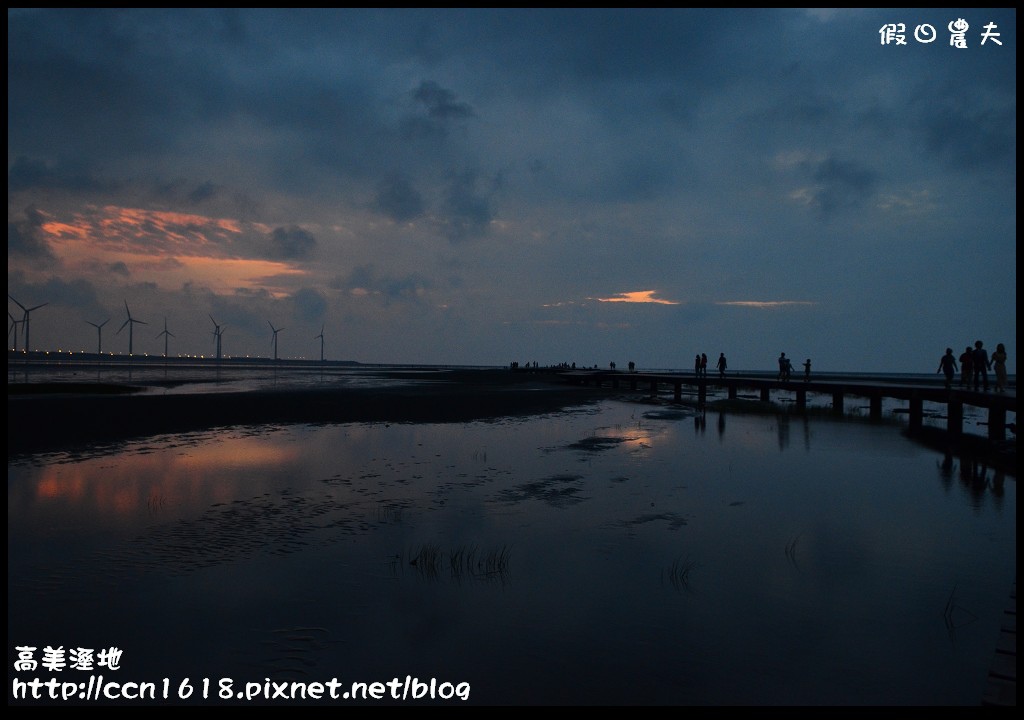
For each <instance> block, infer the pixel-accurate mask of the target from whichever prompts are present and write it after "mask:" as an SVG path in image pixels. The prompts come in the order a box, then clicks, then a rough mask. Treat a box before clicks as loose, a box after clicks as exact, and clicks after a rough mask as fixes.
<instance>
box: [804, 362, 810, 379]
mask: <svg viewBox="0 0 1024 720" xmlns="http://www.w3.org/2000/svg"><path fill="white" fill-rule="evenodd" d="M810 379H811V359H810V358H807V359H806V360H804V382H808V381H809V380H810Z"/></svg>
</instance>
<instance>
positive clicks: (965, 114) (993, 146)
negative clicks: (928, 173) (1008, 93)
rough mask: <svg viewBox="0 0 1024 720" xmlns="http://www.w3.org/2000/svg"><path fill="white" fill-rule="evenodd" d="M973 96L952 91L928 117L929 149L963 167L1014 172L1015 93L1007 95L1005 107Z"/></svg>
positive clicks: (927, 139)
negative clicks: (939, 110) (975, 98)
mask: <svg viewBox="0 0 1024 720" xmlns="http://www.w3.org/2000/svg"><path fill="white" fill-rule="evenodd" d="M971 94H973V93H971ZM971 100H972V98H970V97H965V93H963V92H961V93H959V94H953V93H950V94H948V95H947V96H946V98H945V99H944V102H942V103H941V112H937V113H935V114H934V115H932V116H931V117H929V118H927V119H926V120H925V123H924V125H925V142H926V147H927V149H928V152H929V153H937V154H938V155H939V156H940V157H942V158H944V159H946V160H947V161H948V162H949V163H951V164H952V165H953V166H954V167H958V168H962V169H978V168H996V169H1003V170H1006V171H1010V172H1013V171H1014V170H1015V168H1016V157H1017V112H1016V97H1015V96H1014V97H1013V98H1012V100H1010V99H1008V100H1007V105H1006V106H1004V107H998V106H993V104H991V103H981V102H971Z"/></svg>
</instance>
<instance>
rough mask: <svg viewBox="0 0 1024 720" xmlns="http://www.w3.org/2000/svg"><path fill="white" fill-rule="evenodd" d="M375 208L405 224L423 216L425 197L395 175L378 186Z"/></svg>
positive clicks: (402, 178) (405, 180)
mask: <svg viewBox="0 0 1024 720" xmlns="http://www.w3.org/2000/svg"><path fill="white" fill-rule="evenodd" d="M373 206H374V208H375V209H376V210H378V211H380V212H382V213H384V214H385V215H387V216H388V217H390V218H391V219H392V220H397V221H399V222H405V221H407V220H412V219H413V218H416V217H419V216H420V215H422V214H423V197H422V196H421V195H420V194H419V193H418V192H417V191H416V189H415V188H414V187H413V186H412V184H411V183H410V182H409V181H408V180H407V179H406V178H404V177H400V176H397V175H395V176H391V177H389V178H387V179H385V180H384V181H383V182H381V183H380V185H378V186H377V195H376V197H375V198H374V202H373Z"/></svg>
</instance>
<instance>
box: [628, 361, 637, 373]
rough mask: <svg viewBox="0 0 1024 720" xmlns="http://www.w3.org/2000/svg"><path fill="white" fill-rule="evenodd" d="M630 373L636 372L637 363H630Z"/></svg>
mask: <svg viewBox="0 0 1024 720" xmlns="http://www.w3.org/2000/svg"><path fill="white" fill-rule="evenodd" d="M629 371H630V372H636V363H635V362H633V361H632V360H630V361H629Z"/></svg>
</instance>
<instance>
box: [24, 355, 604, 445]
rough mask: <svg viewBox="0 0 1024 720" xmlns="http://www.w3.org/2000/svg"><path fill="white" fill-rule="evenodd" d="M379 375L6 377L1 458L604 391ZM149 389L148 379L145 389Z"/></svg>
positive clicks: (513, 379)
mask: <svg viewBox="0 0 1024 720" xmlns="http://www.w3.org/2000/svg"><path fill="white" fill-rule="evenodd" d="M380 375H381V377H384V378H388V379H393V380H403V381H407V382H406V383H404V384H400V385H395V386H388V387H354V388H353V387H332V386H330V385H324V386H320V387H285V388H281V389H277V388H275V389H265V390H245V391H225V392H210V393H196V394H160V393H153V392H143V391H144V390H146V388H141V387H137V386H131V385H127V384H109V383H108V384H102V383H95V384H91V383H29V384H10V383H9V384H8V389H7V393H8V394H7V454H8V458H9V459H10V458H11V457H16V456H18V455H22V454H26V453H35V452H52V451H57V450H68V449H73V448H75V447H82V446H89V445H93V444H96V443H106V442H116V441H121V440H127V439H131V438H138V437H145V436H149V435H156V434H162V433H176V432H191V431H196V430H208V429H212V428H217V427H229V426H236V425H264V424H274V423H281V424H287V423H343V422H467V421H471V420H483V419H488V418H498V417H507V416H517V415H518V416H521V415H532V414H537V413H545V412H554V411H557V410H561V409H564V408H566V407H571V406H576V405H581V404H587V403H590V402H594V401H596V400H598V399H600V398H604V397H607V396H608V392H607V390H600V389H597V388H586V387H580V386H575V385H571V384H567V383H564V382H563V381H561V380H560V378H559V377H558V376H557V374H554V373H533V372H526V371H511V370H504V369H471V370H422V371H409V370H403V371H401V372H395V373H387V372H381V373H380ZM150 389H151V388H150Z"/></svg>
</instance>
